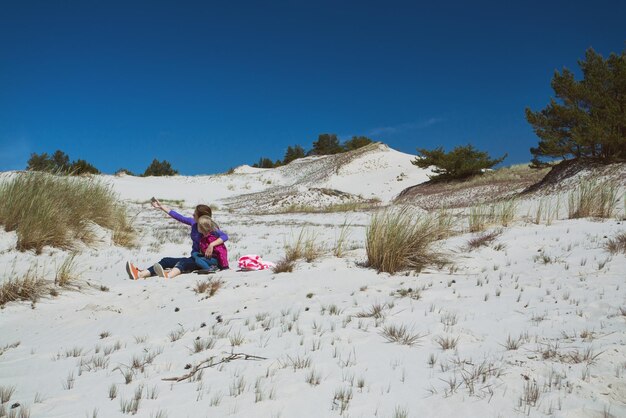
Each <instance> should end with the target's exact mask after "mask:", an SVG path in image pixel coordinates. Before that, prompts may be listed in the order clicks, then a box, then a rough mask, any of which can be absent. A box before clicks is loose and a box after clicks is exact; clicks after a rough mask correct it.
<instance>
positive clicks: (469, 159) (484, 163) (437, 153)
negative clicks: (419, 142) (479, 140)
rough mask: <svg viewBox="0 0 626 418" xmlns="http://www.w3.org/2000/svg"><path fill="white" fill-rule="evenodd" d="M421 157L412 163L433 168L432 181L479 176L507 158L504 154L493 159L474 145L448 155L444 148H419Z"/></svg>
mask: <svg viewBox="0 0 626 418" xmlns="http://www.w3.org/2000/svg"><path fill="white" fill-rule="evenodd" d="M417 152H419V153H420V154H421V157H418V158H416V159H415V160H413V161H411V163H412V164H414V165H416V166H418V167H420V168H428V167H430V166H435V168H433V173H435V174H436V175H435V176H431V177H430V179H431V180H455V179H464V178H467V177H471V176H474V175H477V174H482V173H483V171H484V170H485V169H488V168H492V167H493V166H494V165H496V164H500V163H501V162H502V161H503V160H504V159H505V158H506V156H507V154H504V155H503V156H502V157H500V158H498V159H495V160H494V159H491V158H490V157H489V154H487V153H486V152H483V151H478V150H476V149H475V148H474V147H473V146H472V145H469V144H468V145H466V146H458V147H455V148H454V149H453V150H452V151H450V152H448V153H446V152H444V150H443V147H438V148H435V149H434V150H427V149H423V148H418V149H417Z"/></svg>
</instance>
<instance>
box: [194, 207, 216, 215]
mask: <svg viewBox="0 0 626 418" xmlns="http://www.w3.org/2000/svg"><path fill="white" fill-rule="evenodd" d="M196 215H198V218H200V217H201V216H209V217H213V211H212V210H211V207H210V206H208V205H198V206H196Z"/></svg>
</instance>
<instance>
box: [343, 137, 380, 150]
mask: <svg viewBox="0 0 626 418" xmlns="http://www.w3.org/2000/svg"><path fill="white" fill-rule="evenodd" d="M373 142H374V141H372V140H371V139H369V138H368V137H366V136H353V137H352V139H349V140H347V141H346V142H344V144H343V148H344V149H345V150H346V151H354V150H355V149H359V148H362V147H364V146H366V145H369V144H371V143H373Z"/></svg>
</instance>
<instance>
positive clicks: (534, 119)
mask: <svg viewBox="0 0 626 418" xmlns="http://www.w3.org/2000/svg"><path fill="white" fill-rule="evenodd" d="M578 64H579V65H580V67H581V70H582V73H583V79H582V80H580V81H577V80H576V79H575V78H574V74H573V73H572V72H571V71H569V70H567V69H563V71H562V72H561V73H559V72H558V71H555V74H554V77H553V79H552V83H551V85H552V88H553V90H554V93H555V96H556V99H551V100H550V103H549V104H548V106H547V107H546V108H545V109H543V110H540V111H538V112H533V111H532V110H530V109H529V108H526V119H527V120H528V122H529V123H530V124H531V125H532V126H533V129H534V131H535V133H536V134H537V136H538V137H539V138H540V140H539V144H538V146H537V147H533V148H531V149H530V152H531V154H532V155H533V157H534V158H533V161H532V162H533V164H534V165H535V166H539V165H541V160H540V159H541V158H542V157H548V158H567V157H570V156H571V157H574V158H580V157H589V158H595V159H602V160H604V161H607V162H608V161H613V160H624V159H626V53H625V52H622V53H621V55H619V56H618V55H616V54H611V55H610V57H609V58H608V59H607V60H605V59H604V58H602V56H601V55H599V54H597V53H596V52H595V51H594V50H593V49H588V50H587V52H586V54H585V59H584V60H583V61H579V62H578Z"/></svg>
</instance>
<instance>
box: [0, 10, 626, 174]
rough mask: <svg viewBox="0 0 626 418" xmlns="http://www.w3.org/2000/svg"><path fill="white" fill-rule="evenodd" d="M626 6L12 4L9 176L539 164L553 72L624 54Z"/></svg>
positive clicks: (4, 70)
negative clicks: (488, 159)
mask: <svg viewBox="0 0 626 418" xmlns="http://www.w3.org/2000/svg"><path fill="white" fill-rule="evenodd" d="M625 17H626V2H625V1H605V0H595V1H576V0H574V1H549V0H544V1H540V2H536V1H518V2H509V1H491V2H485V1H472V2H468V1H439V2H434V1H428V2H423V3H421V2H418V1H408V2H395V1H354V2H348V1H340V0H336V1H328V2H327V1H309V2H304V1H264V2H261V1H257V2H240V1H219V2H210V1H204V2H200V1H198V2H190V1H154V0H153V1H146V2H140V1H132V0H128V1H121V2H117V1H94V0H83V1H69V0H66V1H38V2H35V1H29V0H20V1H7V0H0V170H12V169H23V168H25V167H26V161H27V160H28V158H29V156H30V154H31V153H33V152H35V153H38V154H39V153H43V152H47V153H52V152H54V151H55V150H56V149H61V150H63V151H64V152H66V153H67V154H69V156H70V158H71V159H78V158H81V159H85V160H87V161H89V162H91V163H93V164H94V165H95V166H96V167H97V168H99V169H100V170H101V171H103V172H106V173H113V172H114V171H116V170H117V169H120V168H127V169H130V170H132V171H134V172H136V173H142V172H143V171H144V170H145V168H146V167H147V166H148V164H149V163H150V162H151V161H152V159H154V158H157V159H159V160H163V159H166V160H168V161H169V162H171V163H172V165H173V167H174V168H176V169H178V170H179V171H180V172H181V174H190V175H191V174H203V173H216V172H222V171H225V170H227V169H228V168H230V167H234V166H237V165H241V164H245V163H249V164H252V163H254V162H256V161H258V159H259V157H261V156H265V157H269V158H272V159H273V160H275V159H279V158H282V157H283V155H284V153H285V150H286V148H287V146H288V145H295V144H299V145H301V146H303V147H304V148H305V149H310V148H311V145H312V143H313V141H315V140H316V139H317V136H318V134H320V133H336V134H338V135H339V137H340V138H341V139H348V138H349V137H351V136H352V135H367V136H369V137H371V138H372V139H375V140H380V141H383V142H385V143H387V144H388V145H390V146H391V147H392V148H395V149H397V150H400V151H403V152H408V153H415V149H416V147H423V148H432V147H436V146H444V147H445V148H446V149H450V148H452V147H454V146H455V145H461V144H467V143H468V142H471V143H472V144H474V145H475V146H476V147H477V148H479V149H482V150H486V151H489V152H490V153H491V154H492V155H493V156H500V155H501V154H503V153H505V152H508V153H509V158H508V159H507V160H506V161H505V164H512V163H519V162H526V161H529V160H530V154H529V151H528V149H529V147H531V146H534V145H536V143H537V138H536V137H535V135H534V133H533V132H532V129H531V127H530V126H529V125H528V123H527V122H526V121H525V118H524V108H525V107H526V106H530V107H531V108H533V109H535V110H536V109H540V108H543V107H545V105H546V104H547V103H548V101H549V98H550V97H551V96H552V90H551V88H550V80H551V78H552V75H553V73H554V70H555V69H559V70H560V69H562V68H563V67H567V68H570V69H577V68H578V67H577V60H579V59H581V58H582V57H583V56H584V52H585V50H586V49H587V48H589V47H593V48H594V49H595V50H596V51H598V52H599V53H601V54H602V55H604V56H607V55H608V54H609V53H611V52H616V53H619V52H621V51H622V50H624V48H625V47H626V44H625V41H626V23H625V22H626V18H625Z"/></svg>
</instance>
